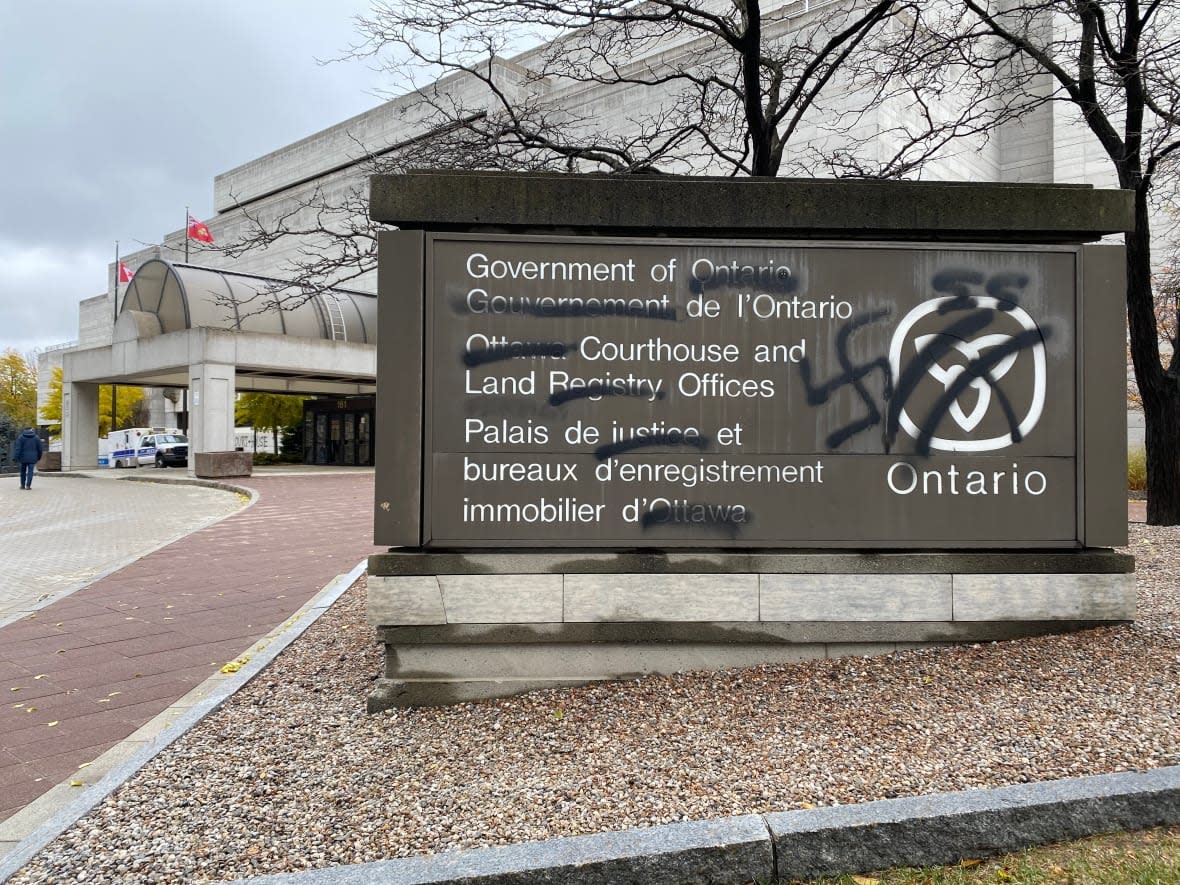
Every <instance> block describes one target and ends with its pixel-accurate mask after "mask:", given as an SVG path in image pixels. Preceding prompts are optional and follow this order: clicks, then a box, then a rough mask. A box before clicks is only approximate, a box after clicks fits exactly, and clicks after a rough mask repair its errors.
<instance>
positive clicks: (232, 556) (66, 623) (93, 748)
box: [0, 472, 377, 820]
mask: <svg viewBox="0 0 1180 885" xmlns="http://www.w3.org/2000/svg"><path fill="white" fill-rule="evenodd" d="M63 481H64V480H63ZM241 484H242V485H247V486H249V487H251V488H253V489H255V490H256V491H257V492H258V493H259V500H258V501H257V503H255V504H254V505H253V506H252V507H249V508H247V509H245V510H242V511H241V512H239V513H237V514H235V515H233V516H231V517H229V518H227V519H224V520H222V521H221V522H218V523H216V524H214V525H211V526H208V527H206V528H203V529H201V530H199V531H197V532H195V533H194V534H191V535H188V536H187V537H184V538H182V539H180V540H178V541H175V542H173V543H172V544H169V545H168V546H166V547H164V548H162V549H160V550H157V551H156V552H154V553H150V554H148V555H147V556H145V557H143V558H142V559H139V560H137V561H135V562H133V563H132V564H130V565H128V566H126V567H125V568H123V569H120V570H119V571H116V572H114V573H112V574H110V575H107V576H105V577H103V578H100V579H99V580H97V581H95V582H94V583H92V584H90V585H89V586H88V587H85V588H83V589H81V590H79V591H77V592H75V593H74V594H72V595H71V596H69V597H67V598H65V599H62V600H60V601H58V602H54V603H52V604H51V605H48V606H47V607H45V608H43V609H41V610H40V611H38V612H36V613H35V615H33V616H29V617H25V618H23V619H21V620H19V621H15V622H13V623H10V624H7V625H5V626H3V627H0V701H2V705H0V820H4V819H5V818H7V817H8V816H10V815H12V814H13V813H15V812H17V811H19V810H20V809H21V808H23V807H24V806H25V805H26V804H27V803H29V802H30V801H32V800H33V799H35V798H37V797H38V796H40V795H41V794H42V793H44V792H46V791H47V790H49V789H50V788H51V787H53V786H55V785H56V784H57V783H59V782H61V781H63V780H65V779H66V778H67V777H70V776H72V775H73V774H74V772H76V771H77V769H78V766H79V765H81V764H82V763H84V762H88V761H90V760H92V759H94V758H96V757H97V756H99V755H101V754H102V753H103V752H105V751H106V750H108V749H109V748H111V747H112V746H114V745H115V744H117V743H118V742H119V741H121V740H123V739H124V738H126V737H127V736H128V735H130V734H131V733H132V732H134V731H135V730H136V729H137V728H139V727H140V726H142V725H143V724H144V723H146V722H148V721H149V720H151V719H152V718H153V717H155V716H156V715H157V714H159V713H160V712H161V711H163V710H165V709H166V708H167V707H168V706H170V705H171V704H172V703H174V702H175V701H176V700H178V699H179V698H181V697H182V696H183V695H185V694H186V693H187V692H188V691H189V690H191V689H192V688H194V687H196V686H197V685H199V684H200V683H202V682H203V681H204V680H205V679H206V678H208V677H209V676H210V675H212V674H213V673H215V672H216V671H217V669H218V668H219V667H221V666H222V665H223V664H225V663H226V662H227V661H231V660H233V659H235V658H236V657H238V656H239V655H241V654H242V653H243V652H245V651H247V650H248V649H249V647H250V646H251V644H252V643H253V642H254V641H256V640H257V639H259V638H260V637H262V636H265V635H266V634H267V633H269V632H270V631H271V630H272V629H273V628H274V627H276V626H278V625H279V624H281V623H283V622H284V621H285V620H286V619H287V618H289V617H290V616H291V615H292V614H293V613H294V612H295V611H297V610H298V609H299V608H300V607H301V606H302V605H303V604H304V603H305V602H307V601H308V599H310V598H311V597H312V596H314V595H315V593H316V592H318V591H319V590H320V589H321V588H322V587H323V586H324V585H326V584H327V583H328V582H329V581H331V580H332V578H334V577H336V576H337V575H339V574H342V573H344V572H347V571H349V570H350V569H352V568H353V567H354V566H355V565H356V564H357V563H358V562H360V561H361V560H362V559H363V558H364V557H366V556H367V555H368V554H369V553H371V552H374V551H375V550H376V549H377V548H374V547H373V546H372V512H373V474H372V473H371V472H357V473H350V474H320V475H291V476H254V477H251V478H250V479H248V480H244V481H241Z"/></svg>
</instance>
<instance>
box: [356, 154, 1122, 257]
mask: <svg viewBox="0 0 1180 885" xmlns="http://www.w3.org/2000/svg"><path fill="white" fill-rule="evenodd" d="M370 184H371V189H370V208H369V214H370V216H371V217H372V218H373V220H374V221H379V222H383V223H386V224H392V225H396V226H398V227H400V228H402V229H425V230H435V231H453V232H460V231H470V232H481V233H489V232H504V233H529V232H536V233H540V232H546V233H554V232H566V233H585V234H603V235H609V234H618V235H629V236H633V235H636V234H641V235H653V234H655V235H663V236H711V237H717V236H724V237H733V238H750V237H776V238H783V237H787V238H808V239H849V238H852V239H888V240H897V239H904V240H940V241H949V242H953V241H972V242H980V241H986V242H1021V243H1080V242H1087V241H1092V240H1097V239H1099V238H1101V237H1102V236H1105V235H1108V234H1118V233H1124V232H1127V231H1130V230H1133V229H1134V225H1135V213H1134V203H1133V195H1132V194H1131V192H1130V191H1125V190H1118V189H1096V188H1093V187H1091V186H1089V185H1076V184H1026V183H1021V184H1004V183H974V182H916V181H880V180H871V179H799V178H706V177H682V176H672V175H554V174H548V173H510V172H453V171H448V172H436V171H413V172H409V173H405V174H399V175H375V176H373V177H372V179H371V180H370Z"/></svg>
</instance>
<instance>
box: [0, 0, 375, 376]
mask: <svg viewBox="0 0 1180 885" xmlns="http://www.w3.org/2000/svg"><path fill="white" fill-rule="evenodd" d="M368 9H369V5H368V3H367V2H365V0H196V2H192V3H183V4H182V3H163V2H160V0H111V2H107V3H95V2H94V0H40V2H35V0H27V2H26V0H2V2H0V34H3V35H4V42H3V46H0V269H2V272H0V351H3V350H5V349H7V348H15V349H16V350H17V351H19V352H20V353H22V354H24V353H27V352H29V351H32V350H34V349H41V348H45V347H47V346H50V345H53V344H58V343H62V342H66V341H70V340H73V339H75V338H77V337H78V302H79V301H81V300H82V299H83V298H89V297H92V296H94V295H100V294H102V293H103V292H104V291H105V290H106V279H107V266H108V265H109V264H110V262H111V261H113V260H114V253H115V241H116V240H118V241H119V249H120V252H121V253H122V254H124V255H126V254H128V253H130V252H134V251H136V250H138V249H140V248H142V247H143V246H144V245H145V244H150V243H157V242H159V241H160V240H161V239H162V238H163V236H164V235H165V234H166V233H169V232H172V231H176V230H179V229H180V228H181V227H183V226H184V207H185V206H186V205H188V206H189V207H190V208H191V211H192V214H193V215H194V216H195V217H197V218H201V219H205V218H208V217H209V216H211V215H213V177H214V176H215V175H216V174H218V173H220V172H225V171H227V170H229V169H232V168H234V167H235V166H238V165H240V164H242V163H244V162H246V161H248V160H251V159H254V158H255V157H259V156H261V155H262V154H265V153H268V152H269V151H272V150H274V149H276V148H279V147H282V146H283V145H286V144H289V143H291V142H292V141H295V140H297V139H299V138H302V137H304V136H306V135H310V134H312V133H313V132H318V131H319V130H321V129H324V128H327V127H328V126H331V125H332V124H334V123H339V122H340V121H342V120H345V119H347V118H348V117H350V116H352V115H354V114H357V113H360V112H361V111H364V110H368V109H369V108H371V107H374V106H375V105H377V104H379V103H380V99H379V98H378V97H376V95H375V93H376V92H377V91H379V90H381V89H383V88H386V87H388V86H389V83H388V81H387V79H386V78H385V77H384V75H382V74H380V73H375V72H374V71H372V70H370V69H369V68H368V67H367V66H366V65H365V64H363V63H359V62H342V63H337V64H329V65H326V66H322V65H320V64H318V63H317V59H330V58H334V57H337V56H339V55H340V54H341V52H342V51H344V50H345V49H346V48H347V46H348V45H349V44H350V43H351V42H353V41H354V40H355V39H356V35H355V32H354V30H353V21H352V18H353V16H355V15H357V14H363V13H367V12H368Z"/></svg>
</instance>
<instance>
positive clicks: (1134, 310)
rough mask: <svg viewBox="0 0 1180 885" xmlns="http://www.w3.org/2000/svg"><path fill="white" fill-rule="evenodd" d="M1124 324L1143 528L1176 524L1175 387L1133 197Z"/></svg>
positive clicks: (1179, 400)
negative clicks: (1135, 410)
mask: <svg viewBox="0 0 1180 885" xmlns="http://www.w3.org/2000/svg"><path fill="white" fill-rule="evenodd" d="M1126 243H1127V322H1128V325H1129V328H1130V333H1131V361H1132V362H1133V363H1134V365H1135V380H1136V382H1137V383H1138V385H1139V393H1140V395H1141V396H1142V398H1143V417H1144V422H1145V424H1146V432H1145V435H1144V447H1145V449H1146V454H1147V523H1148V525H1177V524H1180V385H1178V384H1177V379H1176V378H1175V376H1173V375H1171V374H1170V373H1168V372H1166V371H1165V370H1164V367H1163V364H1162V363H1161V361H1160V351H1159V338H1158V335H1159V330H1158V327H1157V325H1156V320H1155V304H1154V298H1153V296H1152V286H1151V222H1150V220H1149V218H1148V207H1147V194H1146V193H1145V190H1144V188H1142V187H1140V188H1139V189H1137V190H1136V192H1135V231H1134V232H1133V233H1129V234H1127V238H1126Z"/></svg>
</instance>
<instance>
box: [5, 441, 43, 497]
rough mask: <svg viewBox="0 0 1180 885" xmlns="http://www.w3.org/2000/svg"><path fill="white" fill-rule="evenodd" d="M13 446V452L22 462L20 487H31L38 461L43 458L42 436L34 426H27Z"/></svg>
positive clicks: (20, 462)
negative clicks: (38, 434)
mask: <svg viewBox="0 0 1180 885" xmlns="http://www.w3.org/2000/svg"><path fill="white" fill-rule="evenodd" d="M12 448H13V452H12V454H13V456H14V458H15V459H16V461H17V462H18V463H19V464H20V487H21V488H22V489H31V488H32V487H33V471H34V469H35V468H36V466H37V462H38V461H40V460H41V451H42V449H41V438H40V437H39V436H37V431H35V430H33V428H32V427H26V428H25V431H24V433H22V434H21V435H20V436H18V437H17V438H16V445H14V446H13V447H12Z"/></svg>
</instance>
